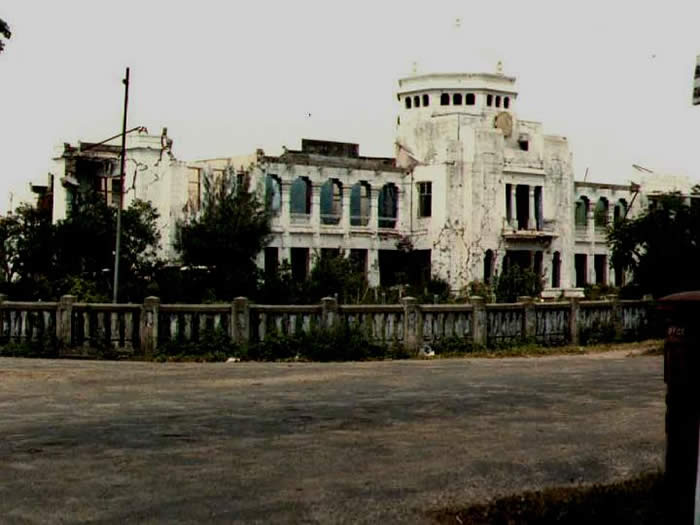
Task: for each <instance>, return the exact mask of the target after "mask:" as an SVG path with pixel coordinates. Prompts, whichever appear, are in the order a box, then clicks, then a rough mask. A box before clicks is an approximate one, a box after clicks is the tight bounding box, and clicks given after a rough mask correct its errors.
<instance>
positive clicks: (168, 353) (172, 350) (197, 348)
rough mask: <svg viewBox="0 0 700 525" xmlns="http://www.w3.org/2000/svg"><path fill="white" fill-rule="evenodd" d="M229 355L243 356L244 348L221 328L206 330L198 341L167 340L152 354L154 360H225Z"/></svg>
mask: <svg viewBox="0 0 700 525" xmlns="http://www.w3.org/2000/svg"><path fill="white" fill-rule="evenodd" d="M229 357H238V358H244V357H245V349H243V348H241V347H240V346H239V345H237V344H236V343H234V342H233V341H231V338H230V337H229V336H228V334H227V333H226V332H225V331H224V330H221V329H218V330H208V331H206V332H204V333H202V334H201V337H200V339H199V341H168V342H167V343H164V344H162V345H159V346H158V348H157V349H156V353H155V355H154V356H153V358H154V360H156V361H202V362H208V361H225V360H226V359H228V358H229Z"/></svg>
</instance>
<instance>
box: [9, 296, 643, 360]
mask: <svg viewBox="0 0 700 525" xmlns="http://www.w3.org/2000/svg"><path fill="white" fill-rule="evenodd" d="M651 311H652V303H651V302H650V301H620V300H618V299H617V297H615V296H609V297H607V298H606V299H605V300H600V301H582V300H578V299H570V300H569V301H566V302H535V301H533V299H532V298H530V297H520V298H519V300H518V302H516V303H506V304H501V303H498V304H486V303H485V301H484V299H483V298H480V297H472V298H471V299H470V303H469V304H440V305H437V304H424V305H420V304H417V303H416V300H415V299H413V298H411V297H405V298H403V299H402V301H401V304H392V305H339V304H338V303H337V301H336V300H335V299H333V298H324V299H323V300H322V302H321V304H317V305H259V304H254V303H251V302H249V301H248V300H247V299H246V298H244V297H239V298H236V299H235V300H234V301H233V302H232V303H222V304H199V305H194V304H160V300H159V299H158V298H157V297H148V298H146V300H145V301H144V303H143V304H110V303H81V302H77V301H76V300H75V297H73V296H70V295H66V296H63V297H61V300H60V301H59V302H17V301H7V300H5V297H4V296H1V295H0V343H1V344H7V343H9V342H21V343H26V342H46V343H54V344H56V345H57V346H58V347H59V348H60V349H61V351H62V352H63V353H64V354H65V355H70V354H71V353H81V352H83V353H87V351H88V350H89V349H91V348H110V349H112V350H114V351H116V352H118V353H122V354H125V355H133V356H143V357H146V358H148V357H151V356H152V355H153V354H154V352H155V351H156V349H157V348H158V346H159V345H165V344H171V343H196V342H198V341H201V340H202V339H203V338H204V337H205V335H206V334H211V333H220V334H224V335H225V336H226V337H228V338H230V340H231V341H233V342H235V343H238V344H245V343H255V342H258V341H262V340H264V339H265V338H267V337H270V336H271V335H273V334H277V335H283V336H293V335H295V334H300V333H307V334H308V333H313V332H314V331H317V330H328V329H331V328H333V327H335V326H339V325H347V326H351V327H353V328H356V329H359V330H361V331H362V332H363V333H364V334H365V335H366V336H367V337H368V338H369V339H371V340H373V341H376V342H380V343H385V344H396V345H403V346H404V347H405V348H406V349H408V350H411V351H415V350H417V349H419V348H420V347H421V346H422V345H423V344H425V343H427V344H435V343H439V342H440V341H446V340H450V341H454V340H459V341H463V342H464V343H465V344H469V345H474V346H477V347H485V346H491V347H499V346H508V345H513V344H518V343H521V342H523V341H527V342H536V343H538V344H543V345H558V344H567V343H571V344H579V343H581V342H582V340H583V342H587V341H591V340H601V339H604V338H622V339H628V340H633V339H639V338H643V337H648V336H649V335H650V329H651V319H650V313H651Z"/></svg>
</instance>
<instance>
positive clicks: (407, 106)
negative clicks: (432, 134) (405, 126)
mask: <svg viewBox="0 0 700 525" xmlns="http://www.w3.org/2000/svg"><path fill="white" fill-rule="evenodd" d="M404 102H405V103H406V109H411V97H406V99H405V100H404Z"/></svg>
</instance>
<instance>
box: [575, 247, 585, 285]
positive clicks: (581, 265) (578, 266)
mask: <svg viewBox="0 0 700 525" xmlns="http://www.w3.org/2000/svg"><path fill="white" fill-rule="evenodd" d="M587 259H588V257H587V256H586V254H585V253H577V254H575V255H574V269H575V271H576V288H583V287H584V286H586V284H587V283H588V275H587V274H588V261H587Z"/></svg>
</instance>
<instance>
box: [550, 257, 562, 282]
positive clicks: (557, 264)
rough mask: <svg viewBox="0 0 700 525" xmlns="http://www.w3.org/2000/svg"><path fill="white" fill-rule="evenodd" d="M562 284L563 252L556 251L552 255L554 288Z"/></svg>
mask: <svg viewBox="0 0 700 525" xmlns="http://www.w3.org/2000/svg"><path fill="white" fill-rule="evenodd" d="M560 286H561V254H560V253H559V252H554V255H553V256H552V288H559V287H560Z"/></svg>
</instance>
